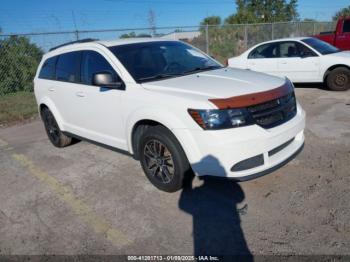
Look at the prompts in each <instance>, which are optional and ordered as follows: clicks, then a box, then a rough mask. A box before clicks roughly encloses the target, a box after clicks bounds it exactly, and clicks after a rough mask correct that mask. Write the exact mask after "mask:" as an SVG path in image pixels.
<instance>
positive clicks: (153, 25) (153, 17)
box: [148, 9, 157, 37]
mask: <svg viewBox="0 0 350 262" xmlns="http://www.w3.org/2000/svg"><path fill="white" fill-rule="evenodd" d="M148 24H149V28H150V30H151V36H152V37H155V36H156V34H157V32H156V13H155V12H154V11H153V10H152V9H150V10H149V11H148Z"/></svg>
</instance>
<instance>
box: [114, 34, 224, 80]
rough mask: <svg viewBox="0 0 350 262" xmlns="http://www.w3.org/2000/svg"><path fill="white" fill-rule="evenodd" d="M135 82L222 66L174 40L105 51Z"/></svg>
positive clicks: (122, 46) (118, 47)
mask: <svg viewBox="0 0 350 262" xmlns="http://www.w3.org/2000/svg"><path fill="white" fill-rule="evenodd" d="M109 49H110V50H111V51H112V52H113V54H114V55H115V56H116V57H117V58H118V59H119V61H120V62H121V63H122V64H123V65H124V66H125V68H126V69H127V70H128V72H129V73H130V75H131V76H132V77H133V78H134V79H135V81H136V82H138V83H143V82H148V81H155V80H161V79H165V78H171V77H176V76H182V75H187V74H192V73H196V72H201V71H206V70H213V69H218V68H221V67H222V66H221V65H220V64H218V63H217V62H215V60H213V59H211V58H210V57H209V56H207V55H205V54H204V53H202V52H200V51H198V50H197V49H195V48H193V47H191V46H189V45H187V44H185V43H182V42H177V41H156V42H144V43H135V44H126V45H119V46H112V47H110V48H109Z"/></svg>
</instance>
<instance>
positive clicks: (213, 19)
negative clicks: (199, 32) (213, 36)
mask: <svg viewBox="0 0 350 262" xmlns="http://www.w3.org/2000/svg"><path fill="white" fill-rule="evenodd" d="M220 24H221V17H220V16H208V17H206V18H204V19H203V20H202V22H201V23H200V25H202V26H203V25H220Z"/></svg>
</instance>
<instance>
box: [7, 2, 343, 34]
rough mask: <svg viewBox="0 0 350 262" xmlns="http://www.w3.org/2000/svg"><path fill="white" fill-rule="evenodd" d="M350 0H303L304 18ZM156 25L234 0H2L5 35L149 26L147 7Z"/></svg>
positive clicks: (324, 15) (191, 20)
mask: <svg viewBox="0 0 350 262" xmlns="http://www.w3.org/2000/svg"><path fill="white" fill-rule="evenodd" d="M349 4H350V3H349V0H333V1H330V0H299V1H298V11H299V14H300V16H301V18H302V19H303V18H313V19H317V20H320V21H329V20H331V18H332V16H333V15H334V13H335V12H336V11H337V10H339V9H341V8H343V7H345V6H348V5H349ZM150 9H152V10H153V11H154V13H155V18H156V25H157V26H161V27H164V26H179V27H180V26H189V25H191V26H192V25H193V26H196V25H198V24H199V22H200V21H201V20H202V19H203V18H204V17H206V16H209V15H219V16H221V17H222V18H225V17H227V16H228V15H230V14H232V13H234V12H235V9H236V7H235V1H234V0H94V1H93V0H85V1H84V0H2V1H1V4H0V27H1V28H2V33H3V34H6V33H29V32H49V31H65V30H76V29H78V30H90V29H112V28H113V29H119V28H143V27H149V23H148V19H147V17H148V11H149V10H150Z"/></svg>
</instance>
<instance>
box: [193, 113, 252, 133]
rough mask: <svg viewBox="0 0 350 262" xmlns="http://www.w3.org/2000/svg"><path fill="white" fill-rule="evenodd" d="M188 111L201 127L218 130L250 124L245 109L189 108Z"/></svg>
mask: <svg viewBox="0 0 350 262" xmlns="http://www.w3.org/2000/svg"><path fill="white" fill-rule="evenodd" d="M188 113H189V114H190V115H191V116H192V118H193V119H194V121H195V122H196V123H197V124H198V125H200V126H201V127H202V128H203V129H208V130H218V129H227V128H234V127H240V126H246V125H251V124H252V122H251V121H250V119H249V118H250V117H249V114H248V112H247V110H246V109H244V108H241V109H223V110H222V109H211V110H195V109H189V110H188Z"/></svg>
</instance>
